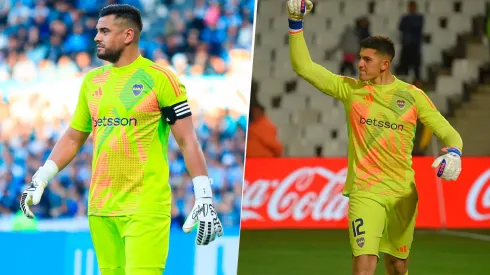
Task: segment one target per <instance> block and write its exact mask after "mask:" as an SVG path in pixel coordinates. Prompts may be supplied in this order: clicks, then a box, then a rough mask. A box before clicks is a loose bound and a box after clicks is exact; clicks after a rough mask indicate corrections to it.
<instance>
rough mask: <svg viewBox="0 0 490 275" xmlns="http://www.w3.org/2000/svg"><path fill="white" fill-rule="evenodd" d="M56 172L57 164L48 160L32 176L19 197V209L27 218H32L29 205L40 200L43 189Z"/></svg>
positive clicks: (35, 203)
mask: <svg viewBox="0 0 490 275" xmlns="http://www.w3.org/2000/svg"><path fill="white" fill-rule="evenodd" d="M57 173H58V166H57V165H56V163H54V161H52V160H48V161H46V163H45V164H44V165H43V166H41V167H40V168H39V169H38V170H37V171H36V173H34V176H32V181H31V185H29V187H27V189H26V190H25V191H24V192H23V193H22V197H21V198H20V209H21V210H22V212H23V213H24V215H25V216H26V217H28V218H29V219H33V218H34V214H33V213H32V211H31V209H30V208H29V205H37V204H38V203H39V202H40V201H41V197H42V195H43V192H44V189H45V188H46V186H47V185H48V182H49V181H50V180H51V179H52V178H53V177H54V176H55V175H56V174H57Z"/></svg>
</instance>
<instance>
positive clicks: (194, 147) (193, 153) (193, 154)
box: [181, 139, 208, 178]
mask: <svg viewBox="0 0 490 275" xmlns="http://www.w3.org/2000/svg"><path fill="white" fill-rule="evenodd" d="M181 150H182V154H183V155H184V161H185V165H186V167H187V170H188V171H189V175H190V176H191V178H195V177H197V176H207V175H208V171H207V168H206V160H205V158H204V153H203V152H202V149H201V145H200V144H199V142H198V141H197V140H196V139H189V140H188V141H185V142H184V144H183V145H182V147H181Z"/></svg>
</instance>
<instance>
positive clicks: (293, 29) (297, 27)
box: [288, 19, 303, 33]
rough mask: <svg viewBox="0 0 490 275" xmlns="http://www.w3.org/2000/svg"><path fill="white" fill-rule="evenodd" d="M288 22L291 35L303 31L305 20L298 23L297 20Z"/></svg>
mask: <svg viewBox="0 0 490 275" xmlns="http://www.w3.org/2000/svg"><path fill="white" fill-rule="evenodd" d="M288 22H289V32H290V33H297V32H300V31H301V30H303V20H299V21H296V20H291V19H288Z"/></svg>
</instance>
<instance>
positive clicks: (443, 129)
mask: <svg viewBox="0 0 490 275" xmlns="http://www.w3.org/2000/svg"><path fill="white" fill-rule="evenodd" d="M290 55H291V61H292V65H293V67H294V69H295V71H296V72H298V74H299V75H301V76H302V77H303V78H304V79H305V80H306V81H308V82H309V83H311V84H312V85H313V86H315V87H316V88H317V89H319V90H320V91H322V92H324V93H326V94H328V95H330V96H332V97H334V98H336V99H338V100H340V101H341V102H342V103H343V104H344V108H345V111H346V118H347V122H348V126H347V129H348V133H349V143H348V144H349V145H348V148H349V149H348V173H347V179H346V183H345V187H344V191H343V193H344V195H346V196H349V195H350V194H353V193H356V192H359V191H363V192H369V193H376V194H386V195H393V196H403V195H406V194H408V193H411V192H413V191H414V189H415V182H414V176H415V173H414V171H413V169H412V149H413V145H414V142H413V141H414V138H415V129H416V124H417V120H418V119H419V120H420V121H421V122H422V123H424V124H425V125H426V126H427V127H428V128H430V129H431V130H432V131H433V132H434V134H435V135H436V136H437V137H439V138H440V139H441V140H442V141H444V143H445V144H446V146H448V147H457V148H459V149H460V150H462V149H463V148H462V146H463V142H462V140H461V137H460V135H459V134H458V132H457V131H456V130H455V129H454V128H453V127H452V126H451V125H450V124H449V122H448V121H447V120H446V119H445V118H444V117H443V116H442V115H441V113H440V112H439V111H438V110H437V109H436V107H435V106H434V105H433V103H432V102H431V100H430V99H429V97H427V95H426V94H425V93H424V92H423V91H421V90H419V89H418V88H416V87H415V86H413V85H410V84H408V83H405V82H403V81H401V80H398V79H397V78H396V77H395V81H394V82H393V83H392V84H389V85H376V84H373V83H370V82H363V81H360V80H356V79H353V78H349V77H343V76H339V75H336V74H333V73H331V72H329V71H328V70H327V69H325V68H323V67H322V66H320V65H318V64H316V63H314V62H313V61H312V60H311V57H310V54H309V52H308V48H307V46H306V42H305V40H304V36H303V32H299V33H296V34H290Z"/></svg>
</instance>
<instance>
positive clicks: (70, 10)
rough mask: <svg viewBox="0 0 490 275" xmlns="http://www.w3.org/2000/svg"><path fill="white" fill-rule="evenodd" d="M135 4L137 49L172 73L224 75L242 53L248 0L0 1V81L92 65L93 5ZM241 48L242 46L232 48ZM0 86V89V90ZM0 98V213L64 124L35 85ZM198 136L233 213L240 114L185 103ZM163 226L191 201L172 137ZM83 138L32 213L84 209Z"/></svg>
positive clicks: (237, 198)
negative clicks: (139, 28) (169, 205)
mask: <svg viewBox="0 0 490 275" xmlns="http://www.w3.org/2000/svg"><path fill="white" fill-rule="evenodd" d="M116 2H117V3H127V4H131V5H134V6H136V7H138V8H139V9H140V11H141V12H142V15H143V18H144V25H145V27H144V31H143V34H142V40H141V44H140V48H141V52H142V54H143V56H145V57H147V58H150V59H152V60H154V61H155V62H158V63H160V64H163V65H165V66H171V68H173V69H174V71H176V72H177V73H178V74H179V75H181V76H182V75H228V74H230V71H232V70H233V69H234V65H233V64H232V63H233V57H231V56H232V55H233V52H236V51H243V52H245V53H246V54H245V58H246V55H247V53H248V54H249V51H250V48H251V43H252V34H253V29H252V22H253V21H252V20H253V18H252V17H253V8H254V6H253V5H254V1H251V0H220V1H208V0H195V1H188V0H186V1H179V0H141V1H138V0H125V1H100V0H98V1H96V0H83V1H82V0H80V1H49V0H46V1H37V0H20V1H14V0H6V1H0V29H1V30H2V32H1V34H0V82H2V83H12V82H16V83H27V82H29V83H33V82H36V81H39V80H44V81H46V79H52V78H56V77H63V78H65V77H70V76H74V77H80V76H83V74H84V73H85V72H87V71H88V70H90V69H92V68H94V67H97V66H100V65H102V63H101V61H100V60H99V59H98V58H97V57H96V56H95V51H94V46H95V44H94V43H93V41H92V39H93V37H94V35H95V33H94V32H95V25H96V23H97V17H98V10H99V9H100V8H101V7H103V6H105V5H106V4H109V3H116ZM238 55H239V56H240V55H241V56H242V57H243V54H238ZM0 92H2V91H0ZM2 99H3V100H1V101H0V121H1V123H0V215H9V214H13V213H16V212H17V211H18V210H19V199H20V194H21V192H22V190H23V189H24V188H25V187H26V185H25V184H26V183H29V182H30V180H31V177H32V176H33V174H34V172H35V171H36V169H37V168H38V167H39V166H40V165H42V164H43V163H44V161H45V160H46V158H47V157H48V156H49V154H50V152H51V149H52V148H53V146H54V144H55V142H56V141H57V140H58V138H59V137H60V135H61V134H62V133H63V132H64V131H65V129H66V127H67V126H68V124H69V122H70V119H71V113H70V112H69V111H68V110H69V108H68V107H67V106H55V104H54V103H52V100H50V98H49V96H46V95H44V94H43V93H42V92H34V93H30V94H29V96H27V95H25V94H22V93H18V94H16V93H13V94H12V93H10V94H8V96H7V95H5V94H3V95H2ZM193 107H194V109H193V112H194V114H195V115H194V120H195V125H196V128H197V133H198V137H199V140H200V142H201V144H202V146H203V148H204V153H205V155H206V160H207V164H208V170H209V175H210V177H211V178H213V181H214V183H213V185H212V187H213V189H214V198H215V199H214V200H215V205H216V210H217V211H218V213H219V215H220V219H221V221H222V222H223V225H225V226H232V225H234V226H236V225H238V224H239V221H240V204H241V187H242V181H243V160H244V148H245V129H246V117H245V116H244V115H240V114H235V113H230V112H229V111H227V110H217V112H214V113H212V114H211V113H210V112H204V111H203V110H202V109H200V108H199V105H196V106H193ZM169 146H170V148H169V155H168V157H169V161H170V174H171V182H170V184H171V186H172V188H173V191H174V192H173V195H174V197H173V210H172V217H173V225H175V226H181V225H182V224H183V222H184V219H185V217H186V215H187V214H188V213H189V211H190V209H191V208H192V205H193V203H194V201H193V198H194V195H193V191H192V182H191V179H190V177H189V175H188V174H187V171H186V168H185V164H184V161H183V157H182V154H181V152H180V149H179V148H178V145H177V143H176V142H175V140H174V139H173V137H170V140H169ZM91 154H92V140H91V137H90V138H89V140H88V141H87V143H86V144H85V145H84V146H83V148H82V149H81V151H80V153H79V155H78V156H77V157H76V159H75V160H73V161H72V163H71V164H70V165H69V166H67V167H66V168H65V169H64V170H63V171H62V172H60V173H59V174H58V175H57V176H56V178H55V179H53V181H52V182H51V183H50V185H49V187H48V188H47V191H46V192H45V194H44V196H43V198H42V200H41V203H40V205H39V206H36V207H35V208H34V209H35V214H36V215H37V217H39V218H42V219H43V218H69V217H78V216H84V215H86V205H87V196H88V190H89V189H88V188H89V184H90V175H91V160H92V157H91Z"/></svg>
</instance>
